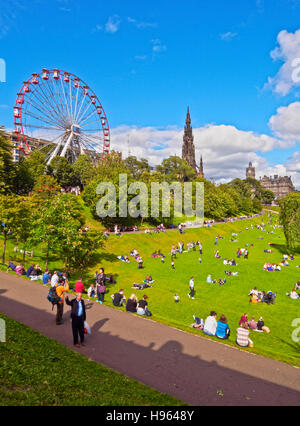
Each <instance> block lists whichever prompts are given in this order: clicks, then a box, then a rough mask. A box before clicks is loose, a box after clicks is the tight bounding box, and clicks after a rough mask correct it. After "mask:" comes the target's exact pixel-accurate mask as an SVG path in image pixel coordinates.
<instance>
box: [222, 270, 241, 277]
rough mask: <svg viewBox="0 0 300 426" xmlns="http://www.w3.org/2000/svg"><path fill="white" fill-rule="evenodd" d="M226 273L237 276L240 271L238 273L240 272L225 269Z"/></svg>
mask: <svg viewBox="0 0 300 426" xmlns="http://www.w3.org/2000/svg"><path fill="white" fill-rule="evenodd" d="M225 274H226V275H230V276H231V275H232V276H234V277H235V276H236V275H238V274H239V273H238V272H231V271H225Z"/></svg>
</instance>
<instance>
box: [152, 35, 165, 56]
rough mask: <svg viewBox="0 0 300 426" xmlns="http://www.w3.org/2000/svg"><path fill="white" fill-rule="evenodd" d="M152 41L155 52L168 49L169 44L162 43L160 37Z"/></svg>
mask: <svg viewBox="0 0 300 426" xmlns="http://www.w3.org/2000/svg"><path fill="white" fill-rule="evenodd" d="M151 43H152V50H153V52H154V53H159V52H164V51H165V50H167V46H166V45H165V44H162V42H161V40H160V39H159V38H157V39H154V40H151Z"/></svg>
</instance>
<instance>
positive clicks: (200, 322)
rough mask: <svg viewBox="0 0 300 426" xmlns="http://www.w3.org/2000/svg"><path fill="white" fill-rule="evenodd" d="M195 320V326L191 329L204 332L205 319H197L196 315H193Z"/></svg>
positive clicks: (192, 325)
mask: <svg viewBox="0 0 300 426" xmlns="http://www.w3.org/2000/svg"><path fill="white" fill-rule="evenodd" d="M193 318H194V322H193V324H191V325H190V327H192V328H197V329H198V330H203V327H204V323H203V319H202V318H199V317H196V316H195V315H193Z"/></svg>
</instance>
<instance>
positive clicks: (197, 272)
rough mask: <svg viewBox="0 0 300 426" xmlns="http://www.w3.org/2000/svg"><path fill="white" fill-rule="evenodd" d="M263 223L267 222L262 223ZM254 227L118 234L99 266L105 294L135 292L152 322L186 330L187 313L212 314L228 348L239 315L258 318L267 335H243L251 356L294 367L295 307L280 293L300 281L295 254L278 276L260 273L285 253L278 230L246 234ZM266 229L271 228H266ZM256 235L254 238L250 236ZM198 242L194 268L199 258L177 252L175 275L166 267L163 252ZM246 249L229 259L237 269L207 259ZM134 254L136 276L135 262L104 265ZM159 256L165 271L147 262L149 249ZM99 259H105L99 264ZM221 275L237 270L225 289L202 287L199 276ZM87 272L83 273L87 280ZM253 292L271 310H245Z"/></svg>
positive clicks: (297, 357) (297, 355) (298, 358)
mask: <svg viewBox="0 0 300 426" xmlns="http://www.w3.org/2000/svg"><path fill="white" fill-rule="evenodd" d="M265 220H267V218H266V217H265ZM254 222H258V223H260V222H261V218H257V219H255V220H254V221H241V222H235V223H230V224H224V225H223V224H222V225H216V226H214V227H213V228H212V229H208V228H203V229H197V230H187V232H186V233H185V234H184V235H183V236H180V235H179V233H178V232H177V231H175V232H168V233H167V234H166V235H164V234H158V235H157V234H153V235H145V234H139V235H123V236H122V237H119V238H117V237H115V236H110V237H109V239H108V242H107V245H106V256H104V258H103V259H102V261H101V266H103V267H104V268H105V270H106V272H107V273H110V272H111V273H114V274H115V275H117V284H116V285H114V286H111V287H110V289H109V295H110V294H112V293H113V292H115V291H117V290H118V289H119V288H120V287H122V288H124V289H125V294H126V296H127V297H128V296H130V294H131V293H132V292H136V293H137V295H138V297H141V296H142V295H143V294H144V293H145V294H147V295H148V296H149V307H150V310H151V311H152V312H153V319H154V320H158V321H161V322H164V323H166V324H170V325H172V326H175V327H178V328H181V329H184V330H187V331H190V332H193V330H192V329H191V328H189V325H190V324H191V323H192V322H193V315H194V314H196V315H197V316H199V317H201V318H203V319H205V318H206V316H207V315H208V314H209V312H210V310H215V311H216V312H217V313H218V315H221V314H225V315H226V317H227V319H228V322H229V326H230V327H231V330H232V333H231V337H230V339H229V341H228V343H229V344H234V341H235V337H236V332H235V330H236V328H237V325H238V322H239V319H240V317H241V315H242V314H243V313H245V312H247V313H248V314H249V317H250V318H251V316H252V315H253V316H255V319H256V320H258V318H259V316H263V318H264V320H265V324H266V325H267V326H269V328H270V329H271V334H269V335H266V334H265V333H255V332H251V339H252V340H253V341H254V346H255V347H254V349H253V350H252V351H253V352H256V353H258V354H263V355H266V356H270V357H273V358H275V359H279V360H283V361H285V362H288V363H291V364H294V365H300V348H299V344H296V343H293V341H292V339H291V334H292V331H293V328H292V327H291V322H292V320H293V319H294V318H297V317H299V308H300V305H299V301H293V300H291V299H289V298H288V297H286V295H285V294H286V292H289V291H290V290H291V289H292V288H293V284H294V283H295V282H296V281H299V280H300V276H299V273H300V270H299V269H298V268H296V265H299V264H300V258H299V256H297V257H296V258H295V260H294V261H292V262H290V266H289V267H283V268H282V270H281V272H266V271H263V270H262V266H263V264H264V263H265V262H266V261H270V262H271V263H273V262H274V263H279V262H280V260H281V259H282V254H283V253H285V251H286V249H285V247H284V242H285V240H284V237H283V234H282V231H281V230H278V229H277V230H276V231H275V232H276V234H275V235H271V234H268V233H267V232H262V231H260V230H257V229H254V230H248V231H247V230H246V229H245V228H246V227H249V226H250V224H251V223H254ZM267 229H268V230H270V229H271V228H270V227H268V228H267ZM232 232H241V233H240V234H239V237H238V242H237V243H233V242H230V241H229V239H230V237H231V233H232ZM218 233H220V234H221V235H222V236H224V237H225V238H224V239H223V240H219V243H218V246H215V245H214V242H215V237H216V235H217V234H218ZM261 236H263V237H264V239H263V240H260V239H259V238H258V237H261ZM198 239H199V240H200V241H201V242H202V244H203V256H202V264H201V265H200V264H199V263H198V258H199V252H198V251H197V252H191V253H184V254H182V255H178V256H177V257H178V259H177V260H175V266H176V270H175V271H174V270H172V269H171V265H170V248H171V246H172V244H177V243H178V241H180V240H182V241H184V242H185V244H186V243H187V242H189V241H197V240H198ZM268 242H274V243H276V244H277V246H276V247H273V250H274V253H272V254H267V253H264V249H267V248H270V246H269V245H268ZM247 243H248V244H252V243H253V244H254V247H250V248H249V253H250V254H249V259H248V260H245V259H244V258H241V259H236V260H237V263H238V266H236V267H234V266H228V265H226V266H225V265H223V261H222V260H220V259H215V257H214V250H215V249H216V248H217V249H218V250H220V254H221V256H224V257H225V258H227V259H232V258H233V257H235V258H236V251H237V249H238V248H239V247H245V245H246V244H247ZM134 248H135V249H137V250H138V252H139V253H140V254H141V255H142V256H143V259H144V265H145V269H144V270H142V271H141V270H138V269H137V264H136V262H135V261H131V263H130V264H126V263H123V262H120V261H113V262H112V261H111V259H112V256H111V254H114V255H115V256H117V255H121V254H123V255H125V254H127V255H128V256H129V253H130V251H131V250H132V249H134ZM158 249H161V251H162V252H163V253H164V254H165V255H167V259H166V263H165V265H162V264H161V263H160V260H158V259H152V258H151V253H152V252H153V251H155V250H158ZM105 257H107V260H105ZM225 270H231V271H238V272H239V275H238V276H235V277H234V276H231V277H226V278H227V283H226V284H225V285H224V286H219V285H218V284H207V283H206V277H207V275H208V274H209V273H210V274H212V276H213V278H216V279H218V278H220V277H221V278H224V277H225V273H224V271H225ZM93 272H94V270H92V269H91V270H90V273H91V274H92V273H93ZM148 273H149V274H151V275H152V277H153V278H154V279H155V283H154V287H153V288H150V289H147V290H144V291H135V290H133V289H132V288H131V287H132V284H133V283H134V282H137V283H140V282H141V281H142V280H143V279H144V278H145V275H146V274H148ZM191 276H194V277H195V289H196V295H195V300H191V299H189V298H188V292H189V287H188V283H189V279H190V277H191ZM254 286H256V287H257V288H258V289H259V290H265V291H268V290H272V291H275V292H277V299H276V302H275V305H267V304H265V303H263V304H259V305H252V304H250V303H249V297H248V293H249V290H250V289H251V288H253V287H254ZM175 293H178V295H179V296H180V298H181V301H180V303H179V304H175V303H174V299H173V296H174V294H175ZM109 295H107V296H106V301H107V302H106V303H108V304H109V305H111V302H110V297H109Z"/></svg>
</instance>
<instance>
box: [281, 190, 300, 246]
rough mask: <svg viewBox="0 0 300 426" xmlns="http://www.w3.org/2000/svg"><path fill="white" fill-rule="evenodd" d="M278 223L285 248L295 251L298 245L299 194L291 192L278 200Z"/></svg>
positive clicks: (299, 234) (299, 237) (299, 240)
mask: <svg viewBox="0 0 300 426" xmlns="http://www.w3.org/2000/svg"><path fill="white" fill-rule="evenodd" d="M280 222H281V224H282V225H283V231H284V235H285V238H286V243H287V246H288V247H289V248H291V249H295V248H296V247H297V246H298V245H300V193H299V192H293V193H291V194H289V195H287V196H286V197H284V198H283V199H282V200H280Z"/></svg>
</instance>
